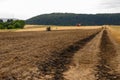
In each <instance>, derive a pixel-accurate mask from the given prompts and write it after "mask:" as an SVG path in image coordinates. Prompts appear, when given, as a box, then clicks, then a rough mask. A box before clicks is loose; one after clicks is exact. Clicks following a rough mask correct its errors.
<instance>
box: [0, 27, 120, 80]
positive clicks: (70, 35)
mask: <svg viewBox="0 0 120 80" xmlns="http://www.w3.org/2000/svg"><path fill="white" fill-rule="evenodd" d="M61 32H62V33H61ZM55 33H57V34H55ZM83 33H84V34H83ZM5 34H8V33H5ZM18 34H19V36H18ZM18 34H17V35H16V34H14V33H10V34H9V35H11V36H12V37H11V36H3V33H2V35H0V40H1V41H2V43H0V45H3V46H0V62H1V63H0V80H120V72H119V71H120V66H119V50H118V49H119V48H117V47H116V45H115V44H114V41H113V39H112V37H111V36H110V35H109V32H108V29H107V28H105V29H103V30H101V29H96V30H73V31H60V32H59V31H58V32H50V33H44V32H41V33H39V32H37V33H31V32H29V33H27V34H25V35H23V34H21V33H18ZM41 34H42V35H41ZM53 35H54V36H55V37H53ZM26 36H28V37H26ZM45 36H47V38H46V37H45ZM33 38H34V39H33ZM41 39H42V40H41ZM24 40H26V41H24ZM29 40H30V41H29ZM43 40H44V41H43ZM9 41H13V42H9ZM21 41H23V42H22V43H19V44H16V43H18V42H21ZM33 41H38V43H36V42H33ZM45 41H46V42H45ZM5 42H6V43H9V44H10V45H7V44H6V43H5ZM32 42H33V43H32ZM7 46H8V47H7ZM16 46H18V47H16ZM33 46H34V47H33ZM5 47H6V48H5ZM10 48H11V49H10ZM13 50H15V51H13ZM29 50H30V51H29ZM15 52H16V53H15ZM25 58H26V59H25ZM7 72H8V73H7Z"/></svg>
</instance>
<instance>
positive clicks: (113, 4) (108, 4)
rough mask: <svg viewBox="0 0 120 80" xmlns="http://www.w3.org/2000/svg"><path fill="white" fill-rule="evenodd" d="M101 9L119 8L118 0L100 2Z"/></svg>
mask: <svg viewBox="0 0 120 80" xmlns="http://www.w3.org/2000/svg"><path fill="white" fill-rule="evenodd" d="M101 6H103V8H120V0H104V1H103V0H102V2H101Z"/></svg>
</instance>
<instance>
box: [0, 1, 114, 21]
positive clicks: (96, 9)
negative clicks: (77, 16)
mask: <svg viewBox="0 0 120 80" xmlns="http://www.w3.org/2000/svg"><path fill="white" fill-rule="evenodd" d="M107 1H109V0H107ZM107 1H106V2H107ZM111 1H113V0H111ZM114 1H115V0H114ZM103 2H105V0H104V1H103V0H4V1H3V0H2V1H1V0H0V17H9V16H12V17H14V18H21V19H27V18H30V17H32V16H36V15H39V14H44V13H52V12H71V13H100V12H107V11H106V9H104V8H103V7H104V6H103V7H102V5H101V3H102V4H104V5H105V3H103ZM112 11H115V12H116V10H115V9H112V10H110V11H109V12H112Z"/></svg>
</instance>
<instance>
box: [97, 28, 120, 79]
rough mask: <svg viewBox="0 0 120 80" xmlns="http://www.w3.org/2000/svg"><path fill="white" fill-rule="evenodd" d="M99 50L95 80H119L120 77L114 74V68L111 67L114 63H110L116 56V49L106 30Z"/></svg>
mask: <svg viewBox="0 0 120 80" xmlns="http://www.w3.org/2000/svg"><path fill="white" fill-rule="evenodd" d="M100 50H101V52H100V54H99V57H100V61H99V64H98V65H97V68H98V72H97V75H96V77H97V80H120V75H119V74H116V72H115V67H114V66H113V65H114V64H115V63H114V64H113V63H112V61H113V60H114V59H115V57H116V56H117V55H116V49H115V46H114V44H113V43H112V41H111V39H110V37H109V35H108V31H107V30H106V29H105V30H104V31H103V35H102V38H101V45H100Z"/></svg>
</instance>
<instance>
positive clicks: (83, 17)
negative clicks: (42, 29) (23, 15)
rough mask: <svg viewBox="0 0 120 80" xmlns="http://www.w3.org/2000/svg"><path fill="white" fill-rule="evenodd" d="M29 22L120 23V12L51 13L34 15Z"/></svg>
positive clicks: (59, 23)
mask: <svg viewBox="0 0 120 80" xmlns="http://www.w3.org/2000/svg"><path fill="white" fill-rule="evenodd" d="M26 23H27V24H37V25H76V24H81V25H120V13H116V14H74V13H51V14H43V15H38V16H35V17H32V18H30V19H28V20H26Z"/></svg>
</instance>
